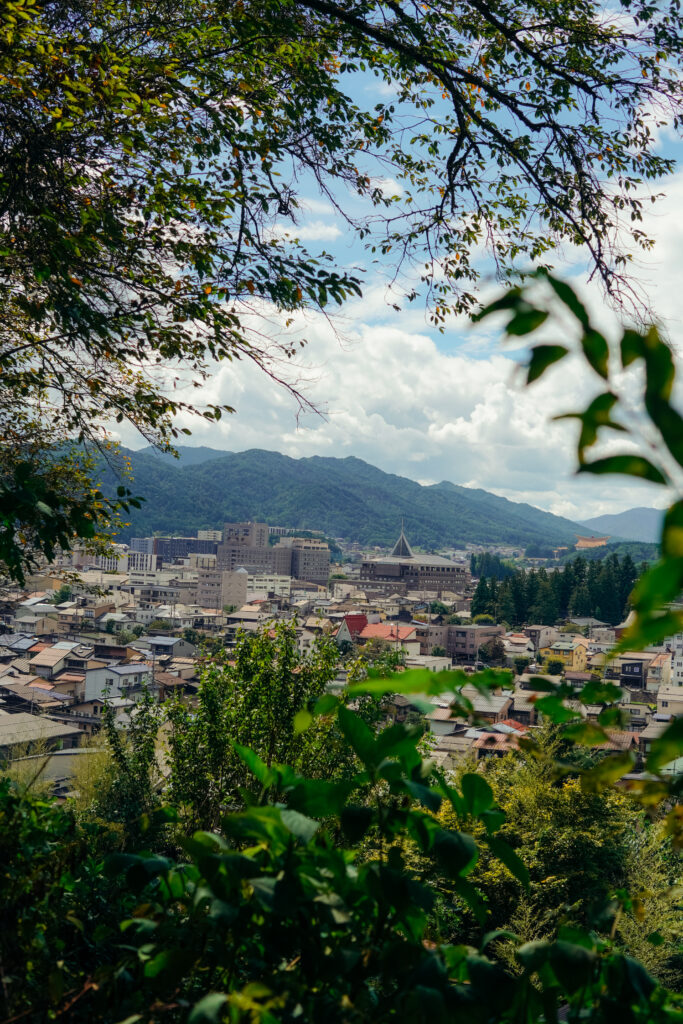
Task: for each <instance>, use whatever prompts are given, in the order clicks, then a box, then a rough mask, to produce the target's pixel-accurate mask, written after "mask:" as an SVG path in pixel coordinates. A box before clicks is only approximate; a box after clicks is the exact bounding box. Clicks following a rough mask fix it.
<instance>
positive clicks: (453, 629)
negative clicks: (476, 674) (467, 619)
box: [446, 625, 505, 665]
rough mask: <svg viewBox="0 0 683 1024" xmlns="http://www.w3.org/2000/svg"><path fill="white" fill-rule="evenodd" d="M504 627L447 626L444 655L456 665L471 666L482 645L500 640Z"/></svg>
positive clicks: (477, 657)
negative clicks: (498, 638) (496, 639)
mask: <svg viewBox="0 0 683 1024" xmlns="http://www.w3.org/2000/svg"><path fill="white" fill-rule="evenodd" d="M504 633H505V628H504V626H486V625H476V626H449V627H448V632H447V633H446V653H447V654H448V656H449V658H453V660H454V661H455V663H456V664H457V665H473V664H474V663H475V662H476V661H477V660H478V659H479V651H480V649H481V648H482V647H483V646H484V644H487V643H489V641H491V640H494V639H495V638H496V637H500V638H501V639H502V637H503V635H504Z"/></svg>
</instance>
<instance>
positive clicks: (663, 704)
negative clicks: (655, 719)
mask: <svg viewBox="0 0 683 1024" xmlns="http://www.w3.org/2000/svg"><path fill="white" fill-rule="evenodd" d="M657 713H658V714H660V715H673V716H674V718H677V717H678V716H679V715H683V686H660V688H659V690H658V692H657Z"/></svg>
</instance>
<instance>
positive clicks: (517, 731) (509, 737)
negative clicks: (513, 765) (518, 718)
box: [472, 720, 527, 760]
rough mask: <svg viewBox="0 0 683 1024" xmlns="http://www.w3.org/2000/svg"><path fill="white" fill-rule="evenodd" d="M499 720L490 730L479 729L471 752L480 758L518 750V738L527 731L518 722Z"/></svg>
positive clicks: (503, 754)
mask: <svg viewBox="0 0 683 1024" xmlns="http://www.w3.org/2000/svg"><path fill="white" fill-rule="evenodd" d="M511 721H512V720H508V721H507V722H500V723H499V725H497V726H495V727H494V728H493V729H491V730H488V729H487V730H480V731H479V735H478V736H477V737H476V738H475V740H474V742H473V743H472V753H473V754H474V756H475V757H476V758H477V760H480V759H481V758H483V757H505V755H506V754H510V753H511V752H512V751H513V750H519V741H520V738H521V737H522V736H523V735H524V733H525V732H526V731H527V730H526V727H525V726H523V725H521V724H520V723H519V722H515V723H514V725H513V724H510V723H511Z"/></svg>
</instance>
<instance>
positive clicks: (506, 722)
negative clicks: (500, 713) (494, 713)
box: [498, 718, 529, 732]
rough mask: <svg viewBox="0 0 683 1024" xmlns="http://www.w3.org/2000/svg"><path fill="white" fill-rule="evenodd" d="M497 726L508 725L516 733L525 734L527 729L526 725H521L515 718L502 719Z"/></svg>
mask: <svg viewBox="0 0 683 1024" xmlns="http://www.w3.org/2000/svg"><path fill="white" fill-rule="evenodd" d="M498 725H509V726H510V728H511V729H516V730H517V732H527V731H528V729H529V726H528V725H522V723H521V722H518V721H517V719H516V718H504V719H503V720H502V722H498Z"/></svg>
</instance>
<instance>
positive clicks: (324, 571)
mask: <svg viewBox="0 0 683 1024" xmlns="http://www.w3.org/2000/svg"><path fill="white" fill-rule="evenodd" d="M280 548H289V549H290V550H291V552H292V562H291V573H292V576H294V578H295V579H297V580H310V581H311V583H319V584H321V585H323V586H324V585H325V584H326V583H327V581H328V579H329V577H330V549H329V547H328V545H327V543H326V542H325V541H324V540H318V539H317V538H314V537H281V538H280V540H279V541H278V542H277V544H276V545H275V548H274V550H275V551H278V550H279V549H280Z"/></svg>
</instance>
